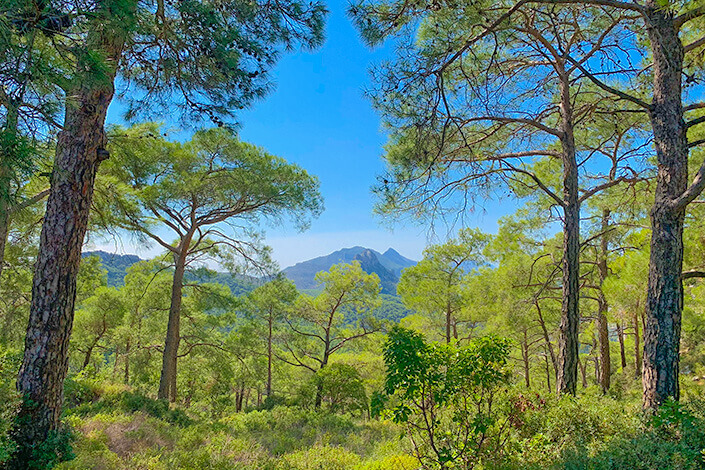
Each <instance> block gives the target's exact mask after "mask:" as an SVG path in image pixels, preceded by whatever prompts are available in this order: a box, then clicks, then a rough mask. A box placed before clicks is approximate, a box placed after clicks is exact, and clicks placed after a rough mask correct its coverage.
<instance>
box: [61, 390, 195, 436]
mask: <svg viewBox="0 0 705 470" xmlns="http://www.w3.org/2000/svg"><path fill="white" fill-rule="evenodd" d="M112 411H122V412H125V413H135V412H138V411H141V412H143V413H145V414H147V415H149V416H152V417H154V418H158V419H162V420H164V421H167V422H169V423H172V424H176V425H177V426H182V427H183V426H188V425H189V424H191V423H192V420H191V418H189V417H188V415H187V414H186V413H185V412H184V411H183V410H181V409H178V408H175V409H171V408H169V403H168V402H167V401H166V400H155V399H153V398H149V397H147V396H144V395H142V394H140V393H137V392H132V391H129V390H127V391H121V392H118V393H115V394H113V393H110V394H105V395H104V396H102V397H101V398H100V399H98V400H97V401H93V402H90V403H84V404H82V405H79V406H78V407H76V408H74V409H72V410H70V411H69V414H76V415H79V416H88V415H91V414H96V413H102V412H112Z"/></svg>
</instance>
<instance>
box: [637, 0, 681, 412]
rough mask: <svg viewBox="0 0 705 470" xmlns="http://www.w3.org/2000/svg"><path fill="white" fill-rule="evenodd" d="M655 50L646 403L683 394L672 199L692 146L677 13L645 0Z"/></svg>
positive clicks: (676, 214)
mask: <svg viewBox="0 0 705 470" xmlns="http://www.w3.org/2000/svg"><path fill="white" fill-rule="evenodd" d="M646 10H647V16H648V23H647V32H648V35H649V39H650V41H651V50H652V53H653V81H654V96H653V102H652V104H651V109H650V119H651V124H652V127H653V132H654V146H655V148H656V160H657V165H658V174H657V177H656V194H655V199H654V205H653V207H652V208H651V258H650V260H649V282H648V291H647V301H646V327H645V330H644V362H643V372H642V381H643V386H644V395H643V406H644V408H651V409H654V408H657V407H658V406H659V405H660V404H661V403H663V401H664V400H666V399H667V398H669V397H671V398H674V399H676V400H678V399H679V397H680V389H679V384H678V369H679V352H680V333H681V313H682V309H683V284H682V282H681V271H682V268H683V221H684V217H685V207H677V206H676V205H675V204H674V201H675V200H676V199H677V198H678V197H679V196H681V195H682V194H683V192H684V191H685V189H686V187H687V184H688V146H687V138H686V127H685V123H684V119H683V105H682V101H681V93H682V90H681V79H682V78H681V77H682V72H683V56H684V52H683V45H682V44H681V41H680V38H679V37H678V29H677V27H676V25H675V23H674V21H673V14H672V13H670V12H669V10H668V9H666V8H662V7H661V6H660V5H659V4H658V3H657V2H655V1H653V0H649V1H647V2H646Z"/></svg>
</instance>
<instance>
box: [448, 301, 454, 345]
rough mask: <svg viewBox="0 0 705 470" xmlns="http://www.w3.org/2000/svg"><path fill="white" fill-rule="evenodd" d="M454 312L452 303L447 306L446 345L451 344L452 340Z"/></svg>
mask: <svg viewBox="0 0 705 470" xmlns="http://www.w3.org/2000/svg"><path fill="white" fill-rule="evenodd" d="M452 315H453V314H452V311H451V308H450V302H448V304H447V305H446V343H448V344H450V338H451V334H450V332H451V323H452V322H453V316H452Z"/></svg>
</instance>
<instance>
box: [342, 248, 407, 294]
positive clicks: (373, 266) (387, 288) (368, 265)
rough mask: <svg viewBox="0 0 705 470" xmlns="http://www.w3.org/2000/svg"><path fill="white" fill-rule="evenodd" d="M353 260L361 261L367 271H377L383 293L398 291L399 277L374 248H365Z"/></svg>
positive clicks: (363, 268)
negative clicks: (386, 265) (384, 263)
mask: <svg viewBox="0 0 705 470" xmlns="http://www.w3.org/2000/svg"><path fill="white" fill-rule="evenodd" d="M353 261H359V262H360V267H361V268H362V270H363V271H365V272H366V273H376V274H377V276H379V281H380V285H381V286H382V293H384V294H390V295H394V294H396V293H397V282H399V277H398V276H397V275H396V274H394V273H393V272H392V271H390V270H389V269H387V268H385V267H384V265H383V264H382V261H381V260H380V259H379V257H378V256H377V255H376V254H375V253H374V252H373V251H372V250H365V251H363V252H362V253H359V254H357V255H355V258H353Z"/></svg>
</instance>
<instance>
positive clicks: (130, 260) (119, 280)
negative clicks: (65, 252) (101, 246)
mask: <svg viewBox="0 0 705 470" xmlns="http://www.w3.org/2000/svg"><path fill="white" fill-rule="evenodd" d="M90 256H97V257H98V258H100V263H101V264H102V265H103V268H105V269H106V270H107V271H108V285H109V286H111V287H114V286H121V285H123V284H124V281H125V273H126V272H127V268H129V267H130V266H132V265H133V264H135V263H138V262H140V261H142V260H141V259H140V257H139V256H136V255H118V254H117V253H107V252H105V251H86V252H83V253H82V254H81V257H82V258H88V257H90Z"/></svg>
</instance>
